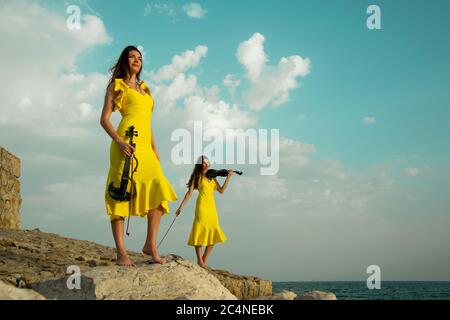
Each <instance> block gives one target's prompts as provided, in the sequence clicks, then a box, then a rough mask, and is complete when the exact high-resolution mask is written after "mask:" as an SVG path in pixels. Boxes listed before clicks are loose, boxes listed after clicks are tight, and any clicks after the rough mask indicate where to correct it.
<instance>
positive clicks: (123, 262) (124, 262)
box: [116, 253, 135, 267]
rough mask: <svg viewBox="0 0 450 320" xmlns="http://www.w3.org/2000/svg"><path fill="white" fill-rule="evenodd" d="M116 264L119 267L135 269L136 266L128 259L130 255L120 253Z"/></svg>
mask: <svg viewBox="0 0 450 320" xmlns="http://www.w3.org/2000/svg"><path fill="white" fill-rule="evenodd" d="M116 264H117V265H119V266H124V267H134V266H135V264H134V263H133V261H131V260H130V258H129V257H128V254H126V253H118V254H117V260H116Z"/></svg>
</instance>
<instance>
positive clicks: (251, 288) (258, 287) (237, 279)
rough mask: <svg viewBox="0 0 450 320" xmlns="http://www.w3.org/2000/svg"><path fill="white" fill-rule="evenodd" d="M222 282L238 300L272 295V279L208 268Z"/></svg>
mask: <svg viewBox="0 0 450 320" xmlns="http://www.w3.org/2000/svg"><path fill="white" fill-rule="evenodd" d="M207 270H208V271H209V272H210V273H211V274H213V275H214V276H215V277H217V279H219V280H220V282H222V284H223V285H224V286H225V287H227V288H228V290H230V292H231V293H232V294H234V295H235V296H236V297H237V298H238V299H240V300H250V299H254V298H256V297H259V296H270V295H272V281H271V280H263V279H260V278H258V277H254V276H242V275H236V274H232V273H230V272H228V271H226V270H219V269H215V270H214V269H210V268H207Z"/></svg>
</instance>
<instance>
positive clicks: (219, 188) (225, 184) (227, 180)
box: [214, 169, 233, 193]
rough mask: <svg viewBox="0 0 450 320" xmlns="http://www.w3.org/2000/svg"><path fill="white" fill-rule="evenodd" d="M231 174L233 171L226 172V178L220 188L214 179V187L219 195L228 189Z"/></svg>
mask: <svg viewBox="0 0 450 320" xmlns="http://www.w3.org/2000/svg"><path fill="white" fill-rule="evenodd" d="M232 174H233V170H231V169H229V170H228V176H227V178H226V179H225V182H224V183H223V185H222V186H221V185H220V183H219V181H217V179H216V178H214V182H215V183H216V187H217V191H219V192H220V193H224V192H225V190H227V187H228V182H229V181H230V177H231V175H232Z"/></svg>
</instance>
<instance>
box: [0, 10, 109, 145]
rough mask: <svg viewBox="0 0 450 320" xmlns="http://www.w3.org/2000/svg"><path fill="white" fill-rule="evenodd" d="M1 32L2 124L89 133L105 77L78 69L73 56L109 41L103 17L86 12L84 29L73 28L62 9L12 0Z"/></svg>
mask: <svg viewBox="0 0 450 320" xmlns="http://www.w3.org/2000/svg"><path fill="white" fill-rule="evenodd" d="M0 35H1V39H2V50H1V51H0V69H1V70H2V75H3V77H2V80H0V94H1V95H2V96H3V97H4V99H3V101H2V104H1V106H0V121H2V120H1V119H8V121H7V122H5V123H3V124H2V129H4V130H8V128H20V129H21V134H24V133H30V134H32V135H33V136H35V137H42V136H52V137H55V136H67V137H72V138H74V139H82V138H85V137H87V136H89V135H90V132H91V131H90V129H89V126H90V125H92V124H94V123H95V124H97V123H98V116H99V115H98V112H97V111H96V108H94V106H96V105H98V104H99V103H101V102H102V98H103V95H104V88H105V85H106V81H107V79H106V76H105V75H102V74H98V73H93V74H88V75H84V74H79V73H77V72H76V71H75V61H76V59H77V57H78V55H79V54H80V53H81V52H83V51H85V50H87V49H90V48H92V47H94V46H97V45H101V44H106V43H108V42H109V41H110V37H109V36H108V34H107V33H106V30H105V27H104V25H103V22H102V21H101V19H100V18H98V17H95V16H89V15H85V16H83V17H82V24H81V29H79V30H77V29H74V30H70V29H68V28H67V27H66V21H65V17H64V16H63V15H60V14H58V13H55V12H52V11H49V10H47V9H45V8H43V7H41V6H39V5H37V4H34V3H25V2H21V1H20V2H19V1H18V2H9V3H7V4H4V5H2V10H1V12H0ZM30 53H32V56H31V54H30ZM1 131H3V130H1ZM1 131H0V132H1Z"/></svg>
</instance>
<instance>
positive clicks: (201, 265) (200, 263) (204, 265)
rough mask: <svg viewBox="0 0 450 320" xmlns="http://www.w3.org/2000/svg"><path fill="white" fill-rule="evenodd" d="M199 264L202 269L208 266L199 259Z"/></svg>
mask: <svg viewBox="0 0 450 320" xmlns="http://www.w3.org/2000/svg"><path fill="white" fill-rule="evenodd" d="M197 263H198V265H199V266H200V267H202V268H204V267H206V264H205V262H204V261H203V260H199V259H197Z"/></svg>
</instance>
